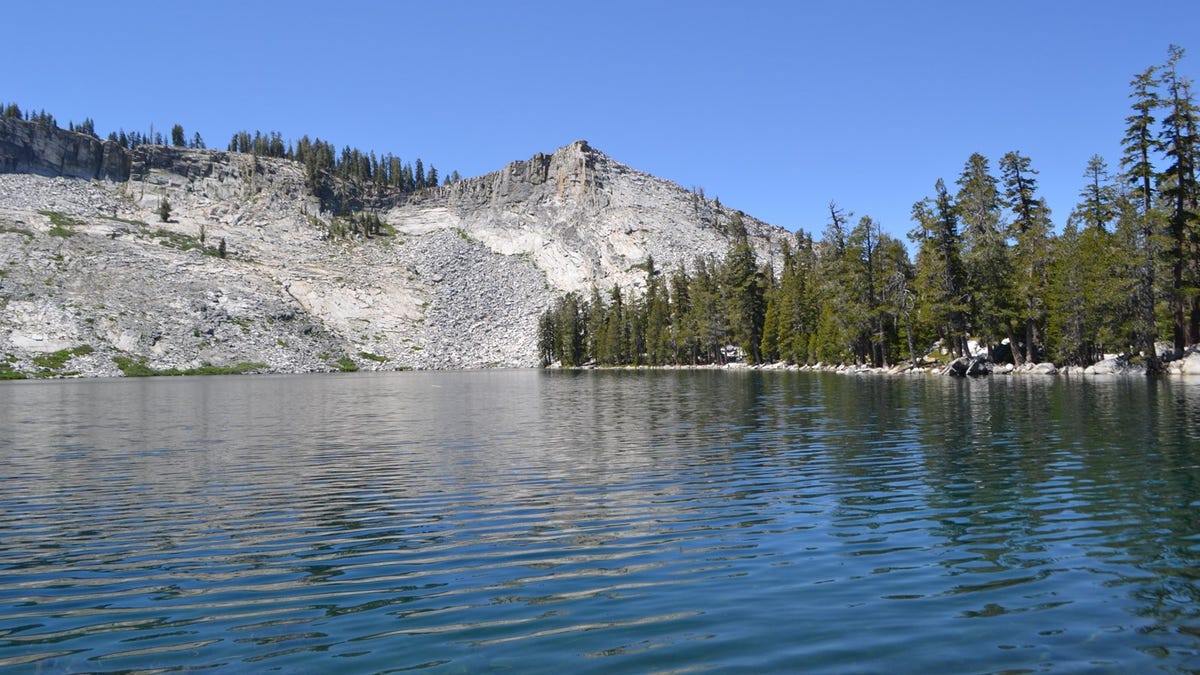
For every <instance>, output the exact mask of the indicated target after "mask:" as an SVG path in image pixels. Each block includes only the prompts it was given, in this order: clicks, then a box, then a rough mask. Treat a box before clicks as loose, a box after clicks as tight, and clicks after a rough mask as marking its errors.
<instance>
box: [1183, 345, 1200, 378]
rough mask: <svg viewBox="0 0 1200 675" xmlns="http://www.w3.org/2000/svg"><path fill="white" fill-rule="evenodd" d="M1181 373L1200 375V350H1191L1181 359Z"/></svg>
mask: <svg viewBox="0 0 1200 675" xmlns="http://www.w3.org/2000/svg"><path fill="white" fill-rule="evenodd" d="M1179 363H1180V365H1179V374H1180V375H1200V352H1198V351H1189V352H1187V353H1185V354H1184V356H1183V358H1182V359H1180V361H1179Z"/></svg>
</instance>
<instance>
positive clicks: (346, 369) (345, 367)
mask: <svg viewBox="0 0 1200 675" xmlns="http://www.w3.org/2000/svg"><path fill="white" fill-rule="evenodd" d="M329 365H331V366H333V367H334V368H337V369H338V370H340V371H342V372H343V373H353V372H355V371H356V370H358V364H357V363H355V362H354V359H351V358H350V357H349V356H343V357H342V358H340V359H338V360H337V361H334V362H333V363H331V364H329Z"/></svg>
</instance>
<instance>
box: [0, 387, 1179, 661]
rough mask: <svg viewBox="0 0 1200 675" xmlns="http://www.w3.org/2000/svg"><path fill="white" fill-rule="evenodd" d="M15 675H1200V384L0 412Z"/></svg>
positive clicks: (0, 493)
mask: <svg viewBox="0 0 1200 675" xmlns="http://www.w3.org/2000/svg"><path fill="white" fill-rule="evenodd" d="M0 462H2V463H3V466H4V467H5V468H4V471H3V473H0V668H17V669H30V670H42V671H52V672H54V671H79V670H84V671H115V670H124V669H144V668H159V667H161V668H183V667H189V668H190V667H197V668H198V667H222V668H228V669H236V670H248V669H260V668H276V669H282V670H308V671H312V670H334V669H338V670H354V671H359V672H362V671H366V672H372V671H384V670H390V669H398V668H411V667H443V668H446V669H450V670H465V671H477V670H484V669H501V668H510V669H514V670H518V671H521V672H531V671H547V672H551V671H552V672H562V671H564V670H570V671H573V672H575V671H588V670H595V671H605V672H607V671H611V670H614V669H619V670H629V671H647V670H673V669H689V668H716V669H720V670H751V671H763V670H787V669H791V670H796V669H804V670H810V671H811V670H817V671H821V670H826V671H834V672H845V671H848V670H849V671H876V672H878V671H889V672H890V671H896V670H901V671H904V670H908V671H921V670H931V669H933V670H937V671H943V672H944V671H953V672H961V671H980V670H1005V669H1012V670H1019V669H1030V670H1033V669H1055V670H1108V669H1111V670H1118V671H1145V670H1149V669H1166V670H1195V669H1198V668H1200V655H1198V654H1200V597H1198V596H1200V594H1198V592H1197V590H1198V583H1200V582H1198V580H1200V563H1198V560H1200V516H1198V515H1197V514H1198V513H1200V509H1198V507H1200V484H1198V481H1200V382H1198V383H1191V382H1182V381H1178V380H1175V381H1165V380H1164V381H1149V382H1148V381H1145V380H1141V379H1128V380H1126V379H1113V380H1107V381H1093V380H1087V381H1083V382H1080V381H1077V380H1072V381H1069V382H1068V381H1064V380H1062V379H1053V378H1046V379H1038V378H994V379H991V380H980V381H960V380H950V379H938V378H928V379H926V378H919V379H884V378H875V377H868V378H855V377H846V376H831V375H814V374H805V373H771V372H768V373H762V372H720V371H699V372H590V373H543V372H532V371H521V372H474V373H398V374H393V375H356V376H319V377H316V376H313V377H231V378H195V379H191V378H179V379H153V380H111V381H71V382H35V383H13V384H6V385H4V386H3V387H0Z"/></svg>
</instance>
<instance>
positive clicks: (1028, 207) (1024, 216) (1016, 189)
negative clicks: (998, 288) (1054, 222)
mask: <svg viewBox="0 0 1200 675" xmlns="http://www.w3.org/2000/svg"><path fill="white" fill-rule="evenodd" d="M1000 173H1001V180H1002V182H1003V187H1004V200H1005V205H1006V206H1008V208H1009V210H1010V211H1011V212H1012V216H1013V220H1012V223H1011V225H1010V228H1009V232H1010V236H1011V237H1012V238H1013V239H1015V240H1016V244H1015V246H1014V247H1013V271H1014V281H1015V287H1016V297H1017V304H1018V307H1019V310H1018V316H1019V318H1020V323H1021V324H1022V325H1023V327H1024V332H1025V354H1024V356H1025V360H1026V361H1028V362H1030V363H1037V361H1038V345H1039V343H1040V342H1041V336H1042V334H1043V333H1044V329H1045V321H1046V292H1047V289H1048V287H1049V282H1050V279H1049V274H1050V270H1049V266H1050V257H1051V256H1050V209H1049V207H1047V206H1046V202H1045V200H1043V199H1041V198H1039V197H1038V196H1037V179H1036V175H1037V170H1035V169H1033V168H1032V167H1031V165H1030V159H1029V158H1028V157H1025V156H1023V155H1021V153H1019V152H1016V151H1013V152H1009V153H1006V154H1005V155H1004V157H1001V158H1000ZM1014 343H1015V341H1014ZM1015 351H1016V349H1015V347H1014V353H1015Z"/></svg>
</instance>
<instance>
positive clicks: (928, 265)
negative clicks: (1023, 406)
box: [909, 178, 1015, 356]
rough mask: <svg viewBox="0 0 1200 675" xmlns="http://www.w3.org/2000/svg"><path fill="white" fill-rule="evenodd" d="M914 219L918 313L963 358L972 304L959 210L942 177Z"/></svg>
mask: <svg viewBox="0 0 1200 675" xmlns="http://www.w3.org/2000/svg"><path fill="white" fill-rule="evenodd" d="M913 220H914V221H915V222H916V223H917V227H916V228H915V229H914V230H913V231H912V232H911V233H910V234H909V238H910V239H911V240H912V241H914V242H915V243H916V244H918V246H919V247H920V250H919V251H918V253H917V264H916V268H917V269H916V278H915V279H914V282H913V284H914V288H915V290H916V292H917V295H918V297H919V298H920V303H919V306H918V310H917V311H918V312H919V313H920V314H921V315H922V316H923V318H924V320H925V321H926V322H928V324H929V326H930V328H931V329H932V330H934V331H935V332H936V333H937V335H938V336H939V337H941V338H942V339H943V340H944V341H945V343H946V345H947V347H948V349H949V350H950V352H951V353H952V354H954V355H955V356H963V355H964V354H966V353H967V334H966V311H967V308H968V307H969V302H968V298H967V293H966V272H965V269H964V266H963V263H962V241H961V238H960V236H959V233H958V212H957V209H956V208H955V204H954V201H953V199H952V198H951V197H950V194H949V192H947V190H946V184H945V183H944V182H943V181H942V180H941V179H940V178H939V179H938V181H937V184H936V185H935V196H934V197H933V198H932V199H929V198H926V199H925V200H923V201H920V202H917V203H916V204H914V205H913ZM921 318H922V317H918V319H921ZM1014 353H1015V350H1014Z"/></svg>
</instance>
